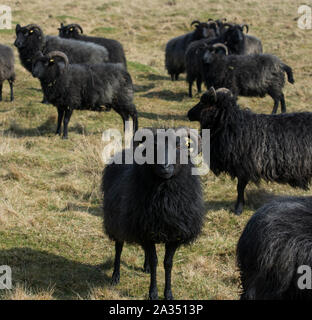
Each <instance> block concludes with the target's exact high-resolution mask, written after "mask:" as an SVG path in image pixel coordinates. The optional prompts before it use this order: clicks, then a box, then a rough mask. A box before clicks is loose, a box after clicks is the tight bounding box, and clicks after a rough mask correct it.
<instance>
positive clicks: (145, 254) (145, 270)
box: [143, 250, 151, 273]
mask: <svg viewBox="0 0 312 320" xmlns="http://www.w3.org/2000/svg"><path fill="white" fill-rule="evenodd" d="M143 272H145V273H150V272H151V268H150V265H149V262H148V255H147V252H146V250H144V266H143Z"/></svg>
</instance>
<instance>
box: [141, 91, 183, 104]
mask: <svg viewBox="0 0 312 320" xmlns="http://www.w3.org/2000/svg"><path fill="white" fill-rule="evenodd" d="M143 97H145V98H153V99H154V98H157V99H163V100H167V101H179V102H181V101H183V100H184V99H185V98H187V97H188V95H187V93H186V92H178V93H176V92H172V91H170V90H161V91H153V92H148V93H146V94H144V95H143Z"/></svg>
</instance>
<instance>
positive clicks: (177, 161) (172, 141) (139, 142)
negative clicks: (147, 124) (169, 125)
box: [134, 127, 201, 180]
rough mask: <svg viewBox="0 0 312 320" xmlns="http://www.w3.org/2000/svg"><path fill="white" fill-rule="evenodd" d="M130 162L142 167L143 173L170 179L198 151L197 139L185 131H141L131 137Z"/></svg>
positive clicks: (199, 148) (190, 132) (199, 140)
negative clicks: (131, 150) (143, 167)
mask: <svg viewBox="0 0 312 320" xmlns="http://www.w3.org/2000/svg"><path fill="white" fill-rule="evenodd" d="M134 150H135V153H134V161H135V163H136V164H137V165H142V166H145V169H146V172H147V174H150V175H151V176H153V177H154V178H155V176H156V177H157V178H158V179H163V180H167V179H171V178H173V177H174V176H176V175H178V174H179V173H180V172H181V170H184V169H185V168H186V166H189V164H190V158H191V157H195V156H196V155H198V153H199V152H201V139H200V136H199V135H198V134H197V133H195V132H194V131H193V130H190V129H189V128H184V127H182V128H177V129H175V128H174V129H165V128H163V129H156V128H143V129H140V130H138V131H137V132H136V134H135V136H134Z"/></svg>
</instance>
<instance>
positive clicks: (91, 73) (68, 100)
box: [32, 51, 138, 139]
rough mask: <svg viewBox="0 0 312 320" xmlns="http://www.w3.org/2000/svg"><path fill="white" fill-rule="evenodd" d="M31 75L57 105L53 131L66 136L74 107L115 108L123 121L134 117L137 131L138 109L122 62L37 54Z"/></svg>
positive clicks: (55, 52)
mask: <svg viewBox="0 0 312 320" xmlns="http://www.w3.org/2000/svg"><path fill="white" fill-rule="evenodd" d="M32 74H33V76H34V77H36V78H39V79H40V81H41V84H42V88H43V91H44V94H45V96H46V97H47V98H48V101H49V102H51V103H52V104H53V105H54V106H56V107H57V111H58V120H57V130H56V134H60V133H61V124H62V119H63V117H64V129H63V138H65V139H66V138H67V137H68V122H69V120H70V117H71V115H72V112H73V110H74V109H80V110H93V111H103V110H104V109H103V108H102V107H101V106H105V107H106V108H107V109H108V110H109V109H111V108H112V109H114V110H115V111H116V112H117V113H118V114H119V115H120V116H121V117H122V119H123V122H124V128H125V121H127V120H128V119H129V116H131V117H132V119H133V129H134V131H136V130H137V127H138V122H137V111H136V108H135V105H134V104H133V85H132V80H131V77H130V75H129V73H128V72H127V71H126V70H125V68H124V67H123V66H122V65H121V64H116V63H104V64H94V65H91V64H69V61H68V58H67V56H66V55H65V54H64V53H62V52H60V51H52V52H50V53H48V54H46V55H42V54H41V55H40V56H38V57H37V58H36V60H35V61H34V66H33V71H32Z"/></svg>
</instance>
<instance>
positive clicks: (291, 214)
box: [237, 197, 312, 300]
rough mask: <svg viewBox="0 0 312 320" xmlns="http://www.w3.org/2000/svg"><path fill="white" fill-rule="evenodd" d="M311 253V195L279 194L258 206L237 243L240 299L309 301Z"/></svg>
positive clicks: (311, 295) (310, 294) (311, 293)
mask: <svg viewBox="0 0 312 320" xmlns="http://www.w3.org/2000/svg"><path fill="white" fill-rule="evenodd" d="M311 252H312V197H283V198H282V197H281V198H279V199H278V200H275V201H272V202H270V203H268V204H266V205H264V206H263V207H262V208H260V209H258V210H257V211H256V212H255V213H254V215H253V216H252V217H251V219H250V220H249V221H248V223H247V225H246V227H245V228H244V231H243V232H242V235H241V236H240V239H239V241H238V244H237V264H238V267H239V269H240V278H241V284H242V292H241V300H312V291H311V290H309V289H310V288H311V279H310V280H308V279H309V278H307V277H308V276H309V274H310V272H311V269H310V268H311V266H312V254H311ZM306 266H308V268H309V269H308V270H307V269H305V267H306Z"/></svg>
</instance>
